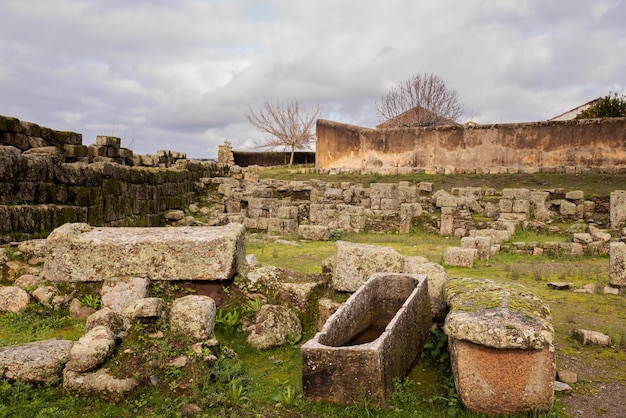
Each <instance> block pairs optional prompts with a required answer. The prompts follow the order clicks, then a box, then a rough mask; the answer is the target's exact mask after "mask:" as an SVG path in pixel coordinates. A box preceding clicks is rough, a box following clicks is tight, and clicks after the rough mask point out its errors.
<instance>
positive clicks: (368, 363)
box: [301, 273, 432, 405]
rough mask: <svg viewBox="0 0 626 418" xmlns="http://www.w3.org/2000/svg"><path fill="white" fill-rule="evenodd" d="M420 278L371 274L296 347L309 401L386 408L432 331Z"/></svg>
mask: <svg viewBox="0 0 626 418" xmlns="http://www.w3.org/2000/svg"><path fill="white" fill-rule="evenodd" d="M431 319H432V314H431V311H430V303H429V299H428V280H427V276H426V275H423V274H399V273H376V274H374V275H372V276H371V277H370V279H369V280H368V281H367V282H365V283H364V284H363V285H362V286H361V287H360V288H359V289H358V290H357V291H356V292H355V293H354V294H353V295H352V296H351V297H350V298H349V299H348V300H347V302H346V303H345V304H344V305H342V306H341V307H340V308H339V309H338V310H337V312H335V313H334V314H333V315H332V316H331V317H330V318H329V319H328V321H327V322H326V324H324V327H323V328H322V330H321V331H320V332H318V333H317V334H316V335H315V337H314V338H313V339H312V340H309V341H307V342H306V343H305V344H304V345H302V347H301V354H302V388H303V392H304V397H305V398H306V399H308V400H325V401H332V402H337V403H341V404H353V403H354V402H361V401H363V400H364V399H367V400H368V401H370V402H374V403H377V404H379V405H386V403H387V401H388V400H389V398H390V397H391V394H392V392H393V379H394V378H396V377H397V378H400V379H402V378H404V377H405V376H406V375H407V374H408V371H409V369H410V368H411V366H412V365H413V363H414V361H415V358H416V357H417V355H418V354H419V353H420V352H421V350H422V347H423V345H424V342H425V341H426V338H427V336H428V332H429V329H430V326H431Z"/></svg>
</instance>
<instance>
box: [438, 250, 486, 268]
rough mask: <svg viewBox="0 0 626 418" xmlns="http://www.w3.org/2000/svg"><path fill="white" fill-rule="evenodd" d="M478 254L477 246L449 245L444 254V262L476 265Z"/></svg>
mask: <svg viewBox="0 0 626 418" xmlns="http://www.w3.org/2000/svg"><path fill="white" fill-rule="evenodd" d="M477 255H478V250H477V249H475V248H461V247H448V248H446V252H445V254H444V255H443V262H444V264H447V265H449V266H456V267H469V268H471V267H474V260H475V259H476V257H477Z"/></svg>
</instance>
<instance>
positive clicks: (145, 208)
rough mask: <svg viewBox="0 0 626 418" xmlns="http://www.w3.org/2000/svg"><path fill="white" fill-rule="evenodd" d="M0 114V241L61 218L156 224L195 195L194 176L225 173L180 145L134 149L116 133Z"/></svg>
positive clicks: (42, 230) (36, 231)
mask: <svg viewBox="0 0 626 418" xmlns="http://www.w3.org/2000/svg"><path fill="white" fill-rule="evenodd" d="M81 142H82V135H81V134H78V133H74V132H61V131H55V130H52V129H49V128H45V127H40V126H39V125H36V124H33V123H29V122H23V121H19V120H18V119H15V118H8V117H3V116H0V243H6V242H9V241H13V240H24V239H29V238H32V237H36V236H38V235H45V234H47V233H49V232H50V231H52V230H53V229H54V228H56V227H57V226H60V225H62V224H64V223H66V222H86V223H89V224H91V225H107V226H160V225H162V222H163V220H162V217H163V216H162V215H163V212H164V211H166V210H169V209H181V208H184V207H186V206H187V205H189V204H190V203H191V202H192V201H193V198H194V193H195V186H196V184H197V183H198V181H199V179H201V178H204V177H210V176H212V175H215V174H216V173H220V174H221V173H223V172H224V170H223V169H222V167H221V166H219V165H217V164H215V163H210V162H199V161H191V160H186V159H185V155H184V154H182V153H178V152H172V151H165V150H161V151H158V152H157V154H156V155H149V156H146V155H137V154H133V153H132V151H130V150H128V149H126V148H121V147H120V139H119V138H115V137H108V136H99V137H97V138H96V143H95V144H92V145H89V146H84V145H82V143H81Z"/></svg>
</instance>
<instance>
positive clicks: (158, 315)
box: [121, 298, 167, 329]
mask: <svg viewBox="0 0 626 418" xmlns="http://www.w3.org/2000/svg"><path fill="white" fill-rule="evenodd" d="M121 316H122V321H124V328H126V329H130V328H131V327H132V326H133V325H134V324H135V322H136V321H157V320H158V319H167V306H165V302H163V299H160V298H144V299H137V300H135V301H133V302H131V303H130V304H129V305H128V306H127V307H126V308H124V311H123V312H122V315H121Z"/></svg>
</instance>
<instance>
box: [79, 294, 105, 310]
mask: <svg viewBox="0 0 626 418" xmlns="http://www.w3.org/2000/svg"><path fill="white" fill-rule="evenodd" d="M80 302H81V304H83V305H84V306H88V307H90V308H93V309H96V310H97V309H100V302H101V300H100V296H99V295H92V294H86V295H85V296H83V298H82V300H81V301H80Z"/></svg>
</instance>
